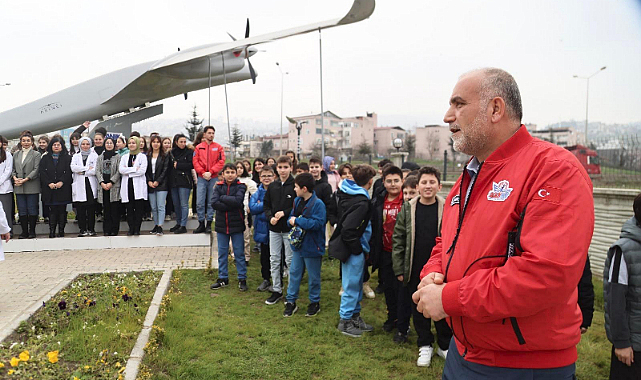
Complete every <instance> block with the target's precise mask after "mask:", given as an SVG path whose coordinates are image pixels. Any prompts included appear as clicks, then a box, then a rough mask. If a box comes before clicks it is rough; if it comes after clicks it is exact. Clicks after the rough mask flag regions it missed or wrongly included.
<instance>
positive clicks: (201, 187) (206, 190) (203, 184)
mask: <svg viewBox="0 0 641 380" xmlns="http://www.w3.org/2000/svg"><path fill="white" fill-rule="evenodd" d="M217 178H218V177H215V178H214V177H212V178H211V179H210V180H209V181H207V180H206V179H204V178H203V177H198V185H197V192H198V199H197V201H198V203H197V205H196V208H197V210H198V221H199V222H204V221H205V212H206V213H207V221H208V222H211V221H212V220H214V208H213V206H212V204H211V196H212V195H213V194H214V185H215V184H216V180H217Z"/></svg>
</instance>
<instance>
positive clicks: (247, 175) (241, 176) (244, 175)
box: [234, 161, 249, 178]
mask: <svg viewBox="0 0 641 380" xmlns="http://www.w3.org/2000/svg"><path fill="white" fill-rule="evenodd" d="M238 165H240V166H242V168H243V174H241V175H239V176H238V177H240V178H245V177H249V172H248V171H247V168H245V164H244V163H243V162H242V161H236V162H235V163H234V167H235V168H236V171H238Z"/></svg>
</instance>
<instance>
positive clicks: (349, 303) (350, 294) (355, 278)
mask: <svg viewBox="0 0 641 380" xmlns="http://www.w3.org/2000/svg"><path fill="white" fill-rule="evenodd" d="M364 268H365V255H364V254H362V253H361V254H360V255H350V256H349V258H348V259H347V261H346V262H344V263H342V264H341V269H342V271H343V295H342V296H341V306H340V309H339V311H338V314H339V315H340V317H341V319H350V318H352V315H354V314H356V313H360V312H361V301H362V300H363V275H364V273H363V269H364Z"/></svg>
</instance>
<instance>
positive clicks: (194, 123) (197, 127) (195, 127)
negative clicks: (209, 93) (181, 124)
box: [185, 104, 204, 141]
mask: <svg viewBox="0 0 641 380" xmlns="http://www.w3.org/2000/svg"><path fill="white" fill-rule="evenodd" d="M203 120H204V119H198V111H197V109H196V105H195V104H194V109H193V111H192V112H191V119H189V120H187V124H185V129H186V130H187V137H188V138H189V141H194V140H195V139H196V135H197V134H198V132H202V131H203V129H204V128H203Z"/></svg>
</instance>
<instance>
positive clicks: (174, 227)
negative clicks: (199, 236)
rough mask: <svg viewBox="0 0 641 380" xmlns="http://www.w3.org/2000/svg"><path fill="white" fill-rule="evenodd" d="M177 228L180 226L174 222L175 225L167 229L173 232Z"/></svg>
mask: <svg viewBox="0 0 641 380" xmlns="http://www.w3.org/2000/svg"><path fill="white" fill-rule="evenodd" d="M179 228H180V224H178V223H176V225H175V226H173V227H171V228H170V229H169V232H175V231H176V230H177V229H179Z"/></svg>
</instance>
